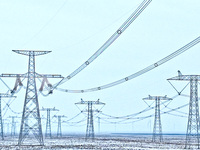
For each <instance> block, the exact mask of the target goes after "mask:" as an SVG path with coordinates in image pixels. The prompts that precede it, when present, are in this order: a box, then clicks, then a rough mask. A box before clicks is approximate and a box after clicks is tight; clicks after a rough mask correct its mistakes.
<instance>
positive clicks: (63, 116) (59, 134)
mask: <svg viewBox="0 0 200 150" xmlns="http://www.w3.org/2000/svg"><path fill="white" fill-rule="evenodd" d="M54 117H56V118H58V128H57V137H62V129H61V127H62V125H61V123H62V122H61V119H62V118H67V117H66V116H65V115H54Z"/></svg>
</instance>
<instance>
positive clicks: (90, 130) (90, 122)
mask: <svg viewBox="0 0 200 150" xmlns="http://www.w3.org/2000/svg"><path fill="white" fill-rule="evenodd" d="M75 104H76V105H87V109H86V110H82V111H81V112H87V114H88V117H87V129H86V140H87V139H89V138H91V139H92V140H94V118H93V112H98V113H99V112H100V111H99V110H97V109H96V110H93V105H105V103H102V102H100V101H99V99H98V100H97V101H83V99H81V102H78V103H75Z"/></svg>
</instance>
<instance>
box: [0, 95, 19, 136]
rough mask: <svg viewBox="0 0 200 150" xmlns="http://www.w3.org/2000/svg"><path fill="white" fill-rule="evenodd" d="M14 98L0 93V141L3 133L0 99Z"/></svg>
mask: <svg viewBox="0 0 200 150" xmlns="http://www.w3.org/2000/svg"><path fill="white" fill-rule="evenodd" d="M12 97H16V96H12V95H9V94H6V93H0V136H1V139H2V140H4V133H3V121H2V114H1V98H12Z"/></svg>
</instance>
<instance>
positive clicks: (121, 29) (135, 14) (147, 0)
mask: <svg viewBox="0 0 200 150" xmlns="http://www.w3.org/2000/svg"><path fill="white" fill-rule="evenodd" d="M151 1H152V0H144V1H143V2H142V3H141V4H140V5H139V6H138V8H137V9H136V10H135V11H134V12H133V13H132V14H131V16H130V17H129V18H128V19H127V20H126V21H125V22H124V23H123V24H122V25H121V26H120V27H119V29H118V30H117V31H116V32H115V33H114V34H113V35H112V36H111V37H110V38H109V39H108V40H107V41H106V42H105V43H104V44H103V45H102V46H101V47H100V48H99V49H98V50H97V51H96V52H95V53H94V54H93V55H92V56H91V57H90V58H89V59H88V60H87V61H85V62H84V63H83V64H82V65H81V66H80V67H79V68H77V69H76V70H75V71H73V72H72V73H71V74H69V75H68V76H67V77H65V78H63V79H62V80H61V81H60V82H58V83H56V84H55V85H53V90H54V89H56V88H57V86H59V85H61V84H63V83H65V82H66V81H68V80H70V79H71V78H73V77H74V76H75V75H77V74H78V73H79V72H80V71H82V70H83V69H84V68H86V67H87V66H88V65H89V64H90V63H91V62H93V61H94V60H95V59H96V58H97V57H98V56H99V55H101V54H102V53H103V52H104V51H105V50H106V49H107V48H108V47H109V46H110V45H111V44H112V43H113V42H114V41H115V40H116V39H117V38H118V37H119V36H120V35H121V34H122V33H123V32H124V31H125V30H126V29H127V28H128V27H129V25H130V24H131V23H132V22H133V21H134V20H135V19H136V18H137V17H138V16H139V15H140V14H141V13H142V11H143V10H144V9H145V8H146V7H147V6H148V5H149V4H150V2H151Z"/></svg>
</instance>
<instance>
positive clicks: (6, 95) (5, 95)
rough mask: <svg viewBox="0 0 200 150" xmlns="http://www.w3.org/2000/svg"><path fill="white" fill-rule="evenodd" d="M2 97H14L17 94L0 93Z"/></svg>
mask: <svg viewBox="0 0 200 150" xmlns="http://www.w3.org/2000/svg"><path fill="white" fill-rule="evenodd" d="M0 97H4V98H11V97H14V98H16V96H12V95H10V94H6V93H0Z"/></svg>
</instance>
